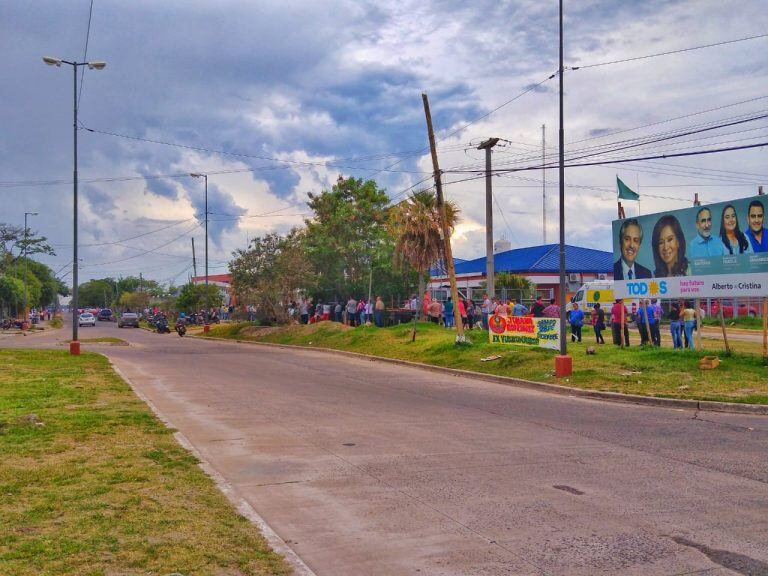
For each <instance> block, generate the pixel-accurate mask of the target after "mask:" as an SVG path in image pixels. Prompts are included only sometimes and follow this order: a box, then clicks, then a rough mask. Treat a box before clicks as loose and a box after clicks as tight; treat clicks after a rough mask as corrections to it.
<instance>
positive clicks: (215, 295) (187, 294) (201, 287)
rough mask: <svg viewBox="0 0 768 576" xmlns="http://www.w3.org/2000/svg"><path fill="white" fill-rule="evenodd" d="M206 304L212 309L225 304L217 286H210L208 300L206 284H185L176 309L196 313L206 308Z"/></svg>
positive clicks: (177, 300) (177, 299)
mask: <svg viewBox="0 0 768 576" xmlns="http://www.w3.org/2000/svg"><path fill="white" fill-rule="evenodd" d="M206 302H208V303H210V305H211V307H212V308H213V307H219V306H221V304H222V303H223V302H224V299H223V298H222V296H221V291H220V290H219V287H218V286H216V285H215V284H209V285H208V298H207V299H206V290H205V284H192V283H191V282H190V283H188V284H185V285H184V286H183V287H182V288H181V291H180V292H179V296H178V298H176V309H177V310H178V311H179V312H187V313H190V312H195V311H197V310H200V309H202V308H205V305H206Z"/></svg>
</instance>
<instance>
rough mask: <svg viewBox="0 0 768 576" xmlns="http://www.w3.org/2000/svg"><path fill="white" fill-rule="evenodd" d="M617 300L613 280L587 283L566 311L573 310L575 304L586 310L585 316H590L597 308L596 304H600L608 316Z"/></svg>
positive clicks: (574, 296)
mask: <svg viewBox="0 0 768 576" xmlns="http://www.w3.org/2000/svg"><path fill="white" fill-rule="evenodd" d="M615 300H616V298H615V297H614V295H613V280H599V281H596V282H585V283H584V284H582V286H581V288H579V289H578V291H577V292H576V294H574V295H573V297H572V298H571V301H570V302H569V303H568V305H567V306H566V308H565V309H566V310H568V311H570V310H572V309H573V304H574V303H575V304H578V305H579V308H581V309H582V310H584V314H589V313H590V312H591V311H592V309H593V308H594V307H595V303H596V302H600V306H601V307H602V308H603V310H605V312H606V314H608V313H610V311H611V306H612V305H613V303H614V302H615Z"/></svg>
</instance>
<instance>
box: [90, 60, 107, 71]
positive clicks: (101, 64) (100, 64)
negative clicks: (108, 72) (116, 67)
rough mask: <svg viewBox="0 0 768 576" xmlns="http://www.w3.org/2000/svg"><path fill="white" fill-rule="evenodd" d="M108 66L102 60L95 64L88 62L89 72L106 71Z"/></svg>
mask: <svg viewBox="0 0 768 576" xmlns="http://www.w3.org/2000/svg"><path fill="white" fill-rule="evenodd" d="M106 65H107V63H106V62H103V61H101V60H96V61H94V62H88V69H89V70H104V67H105V66H106Z"/></svg>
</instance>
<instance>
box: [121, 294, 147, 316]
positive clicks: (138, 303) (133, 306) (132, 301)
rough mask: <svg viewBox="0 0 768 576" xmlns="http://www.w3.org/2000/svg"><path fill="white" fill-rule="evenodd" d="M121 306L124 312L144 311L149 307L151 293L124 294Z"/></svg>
mask: <svg viewBox="0 0 768 576" xmlns="http://www.w3.org/2000/svg"><path fill="white" fill-rule="evenodd" d="M119 304H120V307H121V308H122V309H123V310H132V311H134V312H136V311H138V310H144V309H145V308H147V307H148V306H149V292H123V293H122V294H120V301H119Z"/></svg>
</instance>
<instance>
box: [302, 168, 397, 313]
mask: <svg viewBox="0 0 768 576" xmlns="http://www.w3.org/2000/svg"><path fill="white" fill-rule="evenodd" d="M308 204H309V207H310V208H311V209H312V211H313V212H314V217H313V218H311V219H309V220H307V221H306V226H307V231H306V241H305V245H306V248H307V256H308V258H309V259H310V261H311V263H312V265H313V266H314V268H315V271H316V275H315V276H314V278H313V279H312V280H313V281H314V282H313V283H314V287H313V289H314V290H313V291H314V292H315V293H317V294H319V295H322V296H323V297H324V298H325V299H328V298H342V297H345V296H347V295H349V294H353V293H354V294H357V295H362V294H367V292H368V279H369V274H370V272H371V270H372V267H374V266H375V263H376V262H377V261H379V260H380V258H379V256H380V254H381V253H382V252H389V253H391V250H392V239H391V237H390V236H388V233H387V228H386V221H387V211H388V204H389V197H388V196H387V194H386V192H385V191H384V190H382V189H380V188H379V187H378V186H377V184H376V182H374V181H373V180H367V181H365V182H363V180H361V179H356V178H351V177H350V178H347V179H344V178H342V177H341V176H340V177H339V180H338V182H337V183H336V184H335V185H334V186H333V187H332V188H331V190H324V191H323V192H321V193H320V194H312V193H310V194H309V202H308ZM379 272H380V273H383V271H379ZM380 275H383V274H380ZM308 280H310V279H308ZM382 280H383V278H382Z"/></svg>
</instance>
